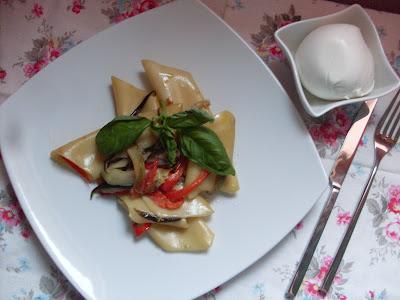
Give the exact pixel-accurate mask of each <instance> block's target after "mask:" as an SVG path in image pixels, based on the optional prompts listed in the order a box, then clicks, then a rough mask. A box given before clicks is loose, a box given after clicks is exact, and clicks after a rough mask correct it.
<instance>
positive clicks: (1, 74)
mask: <svg viewBox="0 0 400 300" xmlns="http://www.w3.org/2000/svg"><path fill="white" fill-rule="evenodd" d="M6 77H7V71H6V70H4V69H3V68H2V67H0V83H6V81H5V79H6Z"/></svg>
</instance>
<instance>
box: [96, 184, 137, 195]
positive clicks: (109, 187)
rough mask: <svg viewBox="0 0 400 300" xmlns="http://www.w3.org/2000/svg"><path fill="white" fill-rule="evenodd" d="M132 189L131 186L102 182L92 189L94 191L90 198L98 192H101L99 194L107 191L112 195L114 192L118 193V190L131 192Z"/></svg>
mask: <svg viewBox="0 0 400 300" xmlns="http://www.w3.org/2000/svg"><path fill="white" fill-rule="evenodd" d="M130 189H131V187H130V186H123V185H111V184H108V183H101V184H99V185H98V186H96V187H95V188H94V189H93V190H92V192H91V193H90V199H92V197H93V195H94V194H96V193H99V194H102V193H107V194H110V195H112V194H113V193H117V192H129V190H130Z"/></svg>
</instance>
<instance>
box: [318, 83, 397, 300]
mask: <svg viewBox="0 0 400 300" xmlns="http://www.w3.org/2000/svg"><path fill="white" fill-rule="evenodd" d="M399 93H400V89H399V91H397V93H396V95H395V96H394V98H393V100H392V102H391V103H390V105H389V107H388V108H387V109H386V111H385V113H384V114H383V116H382V118H381V120H380V121H379V124H378V126H377V127H376V130H375V160H374V164H373V168H372V171H371V174H370V176H369V179H368V182H367V185H366V186H365V188H364V191H363V193H362V196H361V198H360V200H359V202H358V204H357V207H356V210H355V212H354V215H353V216H352V218H351V221H350V224H349V226H348V228H347V231H346V233H345V235H344V237H343V239H342V242H341V243H340V246H339V248H338V250H337V252H336V255H335V258H334V260H333V262H332V264H331V267H330V269H329V271H328V272H327V274H326V276H325V279H324V281H323V283H322V286H321V287H320V289H319V291H320V293H321V295H322V296H326V294H327V293H328V291H329V289H330V287H331V285H332V282H333V280H334V279H335V276H336V272H337V270H338V268H339V265H340V262H341V261H342V258H343V255H344V253H345V251H346V247H347V245H348V244H349V241H350V238H351V235H352V233H353V231H354V228H355V226H356V223H357V220H358V218H359V216H360V214H361V210H362V208H363V207H364V204H365V201H366V200H367V196H368V193H369V190H370V188H371V185H372V182H373V180H374V177H375V174H376V171H377V170H378V167H379V164H380V162H381V160H382V158H383V157H384V156H385V154H386V153H388V152H389V151H390V150H391V149H392V148H393V147H394V146H395V145H396V143H397V142H398V141H399V138H400V97H399Z"/></svg>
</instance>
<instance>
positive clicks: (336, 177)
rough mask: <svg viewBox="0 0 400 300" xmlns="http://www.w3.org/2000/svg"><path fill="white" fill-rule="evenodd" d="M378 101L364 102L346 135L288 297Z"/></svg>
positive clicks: (292, 294) (310, 254)
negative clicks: (328, 191) (325, 197)
mask: <svg viewBox="0 0 400 300" xmlns="http://www.w3.org/2000/svg"><path fill="white" fill-rule="evenodd" d="M376 101H377V99H374V100H368V101H366V102H364V103H363V104H362V106H361V108H360V110H359V112H358V114H357V116H356V118H355V121H354V123H353V125H352V126H351V128H350V130H349V132H348V133H347V135H346V138H345V140H344V142H343V145H342V148H341V149H340V152H339V154H338V156H337V158H336V161H335V163H334V165H333V168H332V171H331V173H330V175H329V185H330V189H331V192H330V195H329V198H328V200H327V201H326V203H325V206H324V208H323V210H322V213H321V215H320V217H319V220H318V223H317V225H316V226H315V229H314V232H313V233H312V236H311V238H310V241H309V242H308V245H307V247H306V249H305V251H304V254H303V257H302V258H301V261H300V263H299V265H298V267H297V270H296V272H295V274H294V276H293V279H292V281H291V283H290V285H289V288H288V290H287V292H286V294H285V297H286V299H293V298H294V297H295V296H296V294H297V292H298V291H299V289H300V286H301V284H302V282H303V279H304V276H305V274H306V272H307V270H308V267H309V265H310V262H311V259H312V257H313V255H314V252H315V249H316V248H317V245H318V242H319V240H320V238H321V235H322V232H323V231H324V228H325V225H326V223H327V222H328V219H329V216H330V214H331V211H332V209H333V207H334V205H335V202H336V199H337V197H338V194H339V192H340V189H341V187H342V184H343V181H344V179H345V177H346V174H347V171H348V170H349V168H350V165H351V162H352V161H353V158H354V155H355V153H356V151H357V147H358V144H359V142H360V139H361V137H362V135H363V133H364V131H365V127H366V126H367V123H368V120H369V119H370V117H371V114H372V111H373V110H374V108H375V105H376Z"/></svg>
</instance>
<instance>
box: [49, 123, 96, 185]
mask: <svg viewBox="0 0 400 300" xmlns="http://www.w3.org/2000/svg"><path fill="white" fill-rule="evenodd" d="M96 134H97V131H95V132H92V133H89V134H87V135H85V136H83V137H81V138H78V139H76V140H73V141H72V142H69V143H68V144H66V145H64V146H61V147H60V148H57V149H55V150H53V151H52V152H51V154H50V157H51V158H52V159H53V160H54V161H56V162H57V163H59V164H60V165H62V166H65V167H67V168H69V169H72V170H74V171H75V172H77V173H78V174H79V175H80V176H81V177H83V178H84V179H85V180H87V181H95V180H97V179H99V178H100V174H101V171H102V169H103V161H104V157H103V156H102V155H101V154H100V153H99V152H98V151H97V147H96V142H95V139H96Z"/></svg>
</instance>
